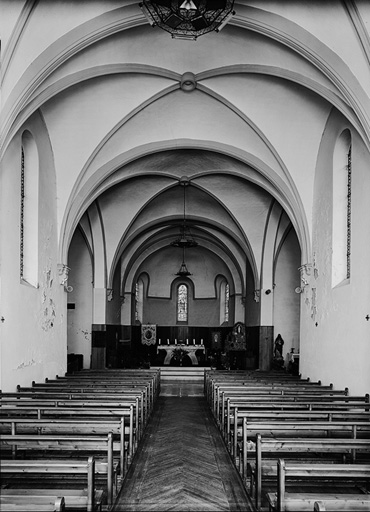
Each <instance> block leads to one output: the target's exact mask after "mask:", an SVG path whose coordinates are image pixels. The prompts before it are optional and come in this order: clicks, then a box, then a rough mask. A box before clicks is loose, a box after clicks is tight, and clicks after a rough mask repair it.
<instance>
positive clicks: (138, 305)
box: [135, 279, 144, 323]
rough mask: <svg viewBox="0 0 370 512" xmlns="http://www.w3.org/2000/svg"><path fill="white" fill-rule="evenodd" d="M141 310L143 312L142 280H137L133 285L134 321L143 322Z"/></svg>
mask: <svg viewBox="0 0 370 512" xmlns="http://www.w3.org/2000/svg"><path fill="white" fill-rule="evenodd" d="M143 310H144V283H143V280H142V279H139V280H138V281H137V283H136V285H135V320H136V321H137V322H140V323H142V322H143Z"/></svg>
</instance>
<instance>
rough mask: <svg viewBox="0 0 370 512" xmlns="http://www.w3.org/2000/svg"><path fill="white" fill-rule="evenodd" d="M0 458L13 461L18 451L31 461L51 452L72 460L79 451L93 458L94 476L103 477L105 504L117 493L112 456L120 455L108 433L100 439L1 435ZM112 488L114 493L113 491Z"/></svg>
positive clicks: (118, 445) (116, 465)
mask: <svg viewBox="0 0 370 512" xmlns="http://www.w3.org/2000/svg"><path fill="white" fill-rule="evenodd" d="M0 447H1V454H2V458H3V459H6V455H8V457H10V458H13V459H14V458H16V456H17V453H19V450H22V452H23V456H25V455H26V456H27V458H29V457H30V458H32V459H40V458H42V457H43V456H44V454H45V453H47V452H48V451H53V456H54V457H56V458H58V459H59V458H61V459H63V460H64V459H66V458H67V459H68V458H69V457H71V456H72V457H73V456H74V455H75V454H76V452H82V456H85V454H86V453H88V455H93V456H94V461H95V473H96V474H103V475H106V479H107V483H106V487H107V502H108V506H112V504H113V498H114V495H115V494H116V493H117V481H116V480H117V478H116V477H117V467H118V462H119V458H118V461H117V462H115V460H114V453H118V454H119V456H120V453H121V446H120V444H119V443H113V435H112V433H109V434H108V435H103V436H97V435H94V436H85V437H81V436H76V435H75V436H51V435H2V436H1V438H0ZM114 489H115V490H116V492H114Z"/></svg>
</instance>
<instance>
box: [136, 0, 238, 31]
mask: <svg viewBox="0 0 370 512" xmlns="http://www.w3.org/2000/svg"><path fill="white" fill-rule="evenodd" d="M139 6H140V8H141V10H142V11H143V13H144V15H145V17H146V18H147V20H148V21H149V23H150V24H151V25H152V26H153V27H154V26H158V27H160V28H162V29H163V30H166V31H167V32H169V33H170V34H171V35H172V37H173V38H175V39H190V40H194V41H195V40H196V39H197V37H198V36H202V35H203V34H207V32H212V31H213V30H214V31H215V32H220V30H222V29H223V28H224V26H225V25H226V24H227V23H228V22H229V20H230V18H231V17H232V16H233V15H234V14H235V11H233V7H234V0H143V2H141V3H140V4H139Z"/></svg>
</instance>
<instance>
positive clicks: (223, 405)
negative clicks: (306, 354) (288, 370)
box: [213, 389, 370, 427]
mask: <svg viewBox="0 0 370 512" xmlns="http://www.w3.org/2000/svg"><path fill="white" fill-rule="evenodd" d="M332 405H334V406H335V407H336V408H337V409H338V408H341V409H342V410H345V409H350V408H357V409H362V410H364V411H370V403H369V395H364V396H341V395H331V394H326V393H325V392H323V393H322V394H321V395H312V394H310V393H309V392H307V393H303V394H299V393H298V392H295V390H294V389H293V390H291V391H289V392H287V393H286V394H285V395H271V394H267V393H266V394H259V395H254V394H245V395H244V396H243V391H240V392H239V393H235V394H233V395H232V396H230V395H229V394H227V393H224V394H223V395H222V396H221V397H220V400H218V401H217V402H215V404H214V408H213V414H214V417H215V419H216V422H217V423H218V425H219V426H220V427H221V425H222V423H223V421H224V417H225V414H226V410H227V408H228V411H227V413H228V414H229V413H230V410H231V409H232V408H233V407H238V408H239V409H244V410H252V409H269V408H270V409H271V408H272V407H274V408H275V409H279V410H283V409H306V410H320V409H325V408H326V407H332Z"/></svg>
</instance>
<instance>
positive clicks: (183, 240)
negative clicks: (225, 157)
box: [171, 176, 198, 277]
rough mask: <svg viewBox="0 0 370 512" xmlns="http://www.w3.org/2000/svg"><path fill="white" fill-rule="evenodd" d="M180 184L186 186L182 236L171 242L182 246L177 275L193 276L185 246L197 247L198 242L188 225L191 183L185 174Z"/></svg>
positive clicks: (174, 245)
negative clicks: (187, 201) (187, 260)
mask: <svg viewBox="0 0 370 512" xmlns="http://www.w3.org/2000/svg"><path fill="white" fill-rule="evenodd" d="M179 184H180V186H182V187H183V188H184V216H183V221H182V226H181V227H180V236H179V237H178V238H176V240H174V241H173V242H171V245H172V247H180V248H182V263H181V267H180V270H179V271H178V272H177V273H176V274H175V275H177V276H181V277H184V276H191V275H192V274H191V273H190V272H189V270H188V269H187V267H186V263H185V248H186V247H196V246H197V245H198V242H197V241H196V240H194V238H193V236H192V234H191V233H190V228H189V226H187V225H186V187H187V186H188V185H189V180H188V178H187V177H186V176H183V177H182V178H181V180H180V183H179Z"/></svg>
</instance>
